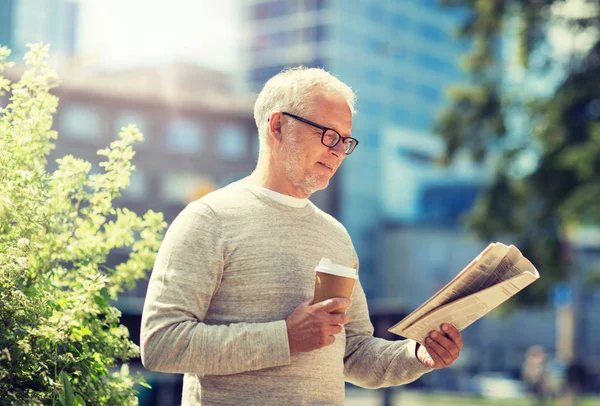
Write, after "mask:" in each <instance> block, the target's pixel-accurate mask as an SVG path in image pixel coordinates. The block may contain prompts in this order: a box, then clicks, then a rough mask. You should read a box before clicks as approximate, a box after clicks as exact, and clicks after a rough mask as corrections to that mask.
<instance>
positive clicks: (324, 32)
mask: <svg viewBox="0 0 600 406" xmlns="http://www.w3.org/2000/svg"><path fill="white" fill-rule="evenodd" d="M329 30H330V27H328V26H325V25H315V26H313V27H308V28H305V29H304V40H305V41H306V42H321V41H325V40H327V39H328V34H329Z"/></svg>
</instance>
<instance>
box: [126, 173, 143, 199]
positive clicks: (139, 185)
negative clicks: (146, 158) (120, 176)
mask: <svg viewBox="0 0 600 406" xmlns="http://www.w3.org/2000/svg"><path fill="white" fill-rule="evenodd" d="M147 190H148V180H147V178H146V174H145V173H144V170H142V169H140V168H136V169H135V170H133V171H132V172H131V176H130V178H129V185H128V186H127V187H126V188H125V189H124V190H123V197H124V198H126V199H129V200H140V199H143V198H144V197H146V192H147Z"/></svg>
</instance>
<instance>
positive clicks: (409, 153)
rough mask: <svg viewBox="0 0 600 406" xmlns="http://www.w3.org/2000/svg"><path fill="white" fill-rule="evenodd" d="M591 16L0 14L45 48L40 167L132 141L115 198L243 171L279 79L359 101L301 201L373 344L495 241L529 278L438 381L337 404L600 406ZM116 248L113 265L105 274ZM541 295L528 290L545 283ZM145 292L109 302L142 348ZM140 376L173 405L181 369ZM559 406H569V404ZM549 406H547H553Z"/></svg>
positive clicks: (488, 11)
mask: <svg viewBox="0 0 600 406" xmlns="http://www.w3.org/2000/svg"><path fill="white" fill-rule="evenodd" d="M598 14H599V8H598V1H586V0H564V1H550V0H546V1H541V0H540V1H533V0H532V1H495V0H489V1H485V0H480V1H458V0H457V1H445V2H444V1H442V2H439V1H436V0H418V1H417V0H412V1H409V0H379V1H377V0H220V1H218V2H217V1H209V0H170V1H159V0H155V1H142V0H120V1H117V0H104V1H101V2H100V1H97V0H87V1H86V0H0V44H1V45H7V46H8V47H9V48H11V49H12V50H13V55H12V57H11V59H12V60H15V61H20V60H21V59H22V57H23V55H24V52H25V50H26V47H25V44H26V43H28V42H39V41H44V42H46V43H50V44H51V54H52V55H53V60H52V63H53V65H54V66H55V67H56V68H57V69H58V71H59V74H60V77H61V79H62V81H63V83H62V85H61V87H60V88H58V89H57V91H56V93H57V94H58V95H59V97H60V106H59V110H58V113H57V115H56V117H55V123H54V125H55V128H56V129H57V131H58V132H59V139H58V141H57V148H56V149H55V150H54V151H53V152H52V156H51V157H50V160H49V162H50V164H49V165H50V168H49V169H50V170H52V169H54V168H55V167H56V164H55V162H54V160H55V159H56V158H58V157H61V156H64V155H66V154H73V155H75V156H77V157H81V158H84V159H86V160H88V161H90V162H92V163H93V164H94V168H95V169H94V170H95V171H99V170H100V167H99V166H98V163H99V162H100V160H99V157H98V156H97V155H96V151H97V150H98V149H100V148H103V147H104V146H106V145H107V144H108V143H109V142H110V141H111V140H113V139H115V138H116V137H117V134H118V132H119V131H120V128H121V127H123V126H125V125H127V124H129V123H135V124H137V126H138V127H139V128H140V130H141V131H142V132H143V134H144V136H145V141H144V143H142V144H140V145H139V146H138V147H137V153H136V156H135V158H134V160H133V162H134V164H135V165H136V168H137V169H136V171H135V172H134V173H133V175H132V178H131V183H130V185H129V187H128V188H127V190H125V192H124V194H123V196H122V198H121V199H120V201H119V205H122V206H126V207H129V208H131V209H133V210H134V211H136V212H138V213H143V212H145V211H146V210H148V209H153V210H156V211H161V212H163V213H164V215H165V218H166V220H167V221H168V222H171V221H172V220H173V219H174V217H175V216H176V215H177V214H178V213H179V211H180V210H181V209H182V208H183V207H184V206H185V205H186V204H187V203H189V202H191V201H193V200H195V199H197V198H199V197H201V196H203V195H204V194H206V193H208V192H210V191H212V190H214V189H216V188H219V187H222V186H224V185H226V184H228V183H230V182H232V181H235V180H237V179H240V178H243V177H245V176H247V175H248V174H249V173H250V172H251V171H252V170H253V168H254V166H255V164H256V159H257V156H258V144H259V143H258V136H257V131H256V127H255V124H254V119H253V116H252V107H253V103H254V99H255V97H256V94H257V92H258V91H260V89H261V88H262V85H263V84H264V82H265V81H266V80H268V79H269V78H270V77H271V76H273V75H275V74H276V73H278V72H279V71H280V70H282V69H283V68H285V67H291V66H297V65H305V66H318V67H323V68H325V69H326V70H329V71H331V72H332V73H333V74H335V75H336V76H338V77H339V78H340V79H341V80H342V81H344V82H346V83H347V84H349V85H350V86H351V87H352V88H353V89H354V90H355V91H356V92H357V94H358V104H357V110H358V114H357V115H356V116H355V119H354V124H353V136H354V137H356V138H358V139H359V140H360V146H359V147H358V148H357V150H356V151H355V153H354V154H353V155H352V156H351V157H350V158H349V159H347V160H346V161H345V163H344V165H343V166H342V167H341V169H340V171H339V172H338V174H337V176H336V177H335V178H334V180H333V181H332V183H331V184H330V186H329V188H328V189H326V190H325V191H321V192H318V193H316V194H315V195H314V196H313V197H312V198H311V199H312V200H313V202H314V203H315V204H317V205H318V206H319V207H321V208H322V209H324V210H325V211H327V212H329V213H331V214H332V215H334V216H335V217H336V218H337V219H339V220H340V221H341V222H342V223H343V224H344V225H345V226H346V228H347V229H348V231H349V233H350V235H351V237H352V239H353V241H354V244H355V247H356V249H357V251H358V254H359V258H360V264H361V265H360V274H361V281H362V283H363V286H364V288H365V291H366V294H367V296H368V299H369V304H370V311H371V317H372V321H373V324H374V325H375V328H376V335H378V336H380V337H385V338H388V339H398V338H399V337H394V336H391V335H389V333H387V329H388V328H389V327H391V326H392V325H394V324H395V323H396V322H398V321H399V320H400V319H401V318H402V317H404V316H405V315H406V314H408V313H410V312H411V311H412V310H414V309H415V308H416V307H418V306H419V305H420V304H421V303H422V302H423V301H424V300H426V299H427V298H428V297H429V296H430V295H431V294H433V293H434V292H435V291H437V290H438V289H439V288H441V287H442V286H444V285H445V284H446V283H447V282H449V281H450V280H451V279H452V278H453V277H454V276H455V275H456V274H457V273H458V272H459V271H460V270H461V269H462V268H463V267H464V266H465V265H467V264H468V263H469V262H470V261H471V259H472V258H474V257H475V256H476V255H477V254H478V253H479V252H480V251H481V250H482V249H483V248H484V247H485V246H487V244H488V243H489V242H491V241H502V242H504V243H507V244H508V243H514V244H515V245H517V246H518V247H519V248H521V250H522V251H523V253H524V254H525V255H526V256H528V257H529V258H531V259H532V262H533V263H534V264H535V265H536V266H537V267H538V269H539V271H540V273H541V275H542V279H541V280H540V281H538V282H536V284H534V285H532V287H530V288H529V289H527V290H526V291H524V292H521V293H520V294H519V295H518V296H517V297H515V298H514V299H512V300H511V301H510V302H509V303H507V304H505V305H503V306H502V307H501V308H500V309H499V310H498V311H495V312H494V313H492V314H491V315H489V316H487V317H485V318H484V319H481V320H479V321H478V322H476V323H475V324H473V325H472V326H470V327H469V328H468V329H467V330H465V331H464V332H463V337H464V341H465V347H464V349H463V352H462V356H461V358H460V359H459V361H458V362H457V363H456V364H455V365H453V366H452V367H451V368H449V369H447V370H443V371H435V372H432V373H430V374H427V375H426V376H424V377H422V378H421V379H419V380H418V381H417V382H415V383H413V384H410V385H407V386H404V387H401V388H393V389H382V390H377V391H373V390H363V389H360V388H356V387H353V386H352V385H348V390H347V404H349V405H354V404H355V405H384V404H385V405H392V404H397V405H420V404H441V403H446V404H457V405H459V404H478V405H479V404H495V405H497V404H511V405H512V404H514V405H521V404H523V405H524V404H533V402H534V401H535V400H536V396H537V397H540V398H542V397H548V398H560V400H559V401H560V402H567V403H563V404H574V401H573V400H572V399H570V398H571V397H573V396H575V395H577V396H580V398H581V399H580V402H581V403H580V404H583V405H591V404H600V339H599V338H598V337H597V332H596V329H597V328H598V327H600V314H599V312H598V309H600V288H599V287H598V285H597V284H596V283H595V281H596V280H597V279H598V277H597V275H598V264H599V263H600V228H598V226H597V224H598V216H599V215H600V214H599V213H598V207H600V206H598V204H599V200H598V199H600V186H599V185H600V176H599V174H600V124H599V123H600V89H599V87H600V84H599V81H600V79H599V78H600V51H599V50H600V45H599V44H600V42H599V38H600V35H599V31H598V27H599V25H600V24H599V23H598V21H599V15H598ZM128 254H129V252H126V251H123V252H115V253H114V255H112V256H111V261H112V262H114V263H118V262H120V261H123V260H124V259H125V258H127V256H128ZM538 285H539V286H538ZM146 286H147V281H140V283H139V284H138V286H137V287H136V289H134V290H133V291H131V292H129V293H128V294H127V295H125V296H123V297H122V298H121V299H120V300H119V301H118V303H117V306H118V308H119V309H120V310H121V311H122V313H123V317H122V322H123V323H124V324H125V325H126V326H127V327H128V328H129V331H130V334H131V337H132V339H133V341H134V342H136V343H137V344H139V324H140V318H141V310H142V305H143V301H144V296H145V293H146ZM136 369H137V370H140V371H142V372H143V373H144V375H145V376H146V379H147V381H148V382H149V383H150V384H151V385H152V389H151V390H149V389H145V388H140V403H141V404H142V405H176V404H179V400H180V394H181V385H182V381H181V376H180V375H171V374H158V373H151V372H148V371H145V370H144V369H143V367H142V366H141V364H140V362H139V360H138V361H137V362H136V363H134V364H133V365H132V370H136ZM569 402H570V403H569ZM552 404H554V403H552Z"/></svg>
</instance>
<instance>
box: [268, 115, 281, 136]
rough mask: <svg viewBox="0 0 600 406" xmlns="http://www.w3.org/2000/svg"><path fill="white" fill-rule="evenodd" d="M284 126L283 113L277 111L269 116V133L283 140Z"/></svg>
mask: <svg viewBox="0 0 600 406" xmlns="http://www.w3.org/2000/svg"><path fill="white" fill-rule="evenodd" d="M282 126H283V114H281V113H279V112H275V113H273V114H271V117H269V132H268V135H269V136H271V137H274V138H275V139H276V140H277V141H280V142H281V130H282Z"/></svg>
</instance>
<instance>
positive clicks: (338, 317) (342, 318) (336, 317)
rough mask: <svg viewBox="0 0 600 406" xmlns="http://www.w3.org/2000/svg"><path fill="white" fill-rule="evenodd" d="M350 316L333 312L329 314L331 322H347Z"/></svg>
mask: <svg viewBox="0 0 600 406" xmlns="http://www.w3.org/2000/svg"><path fill="white" fill-rule="evenodd" d="M349 321H350V317H348V316H347V315H345V314H336V313H332V314H330V315H329V324H347V323H348V322H349Z"/></svg>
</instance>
